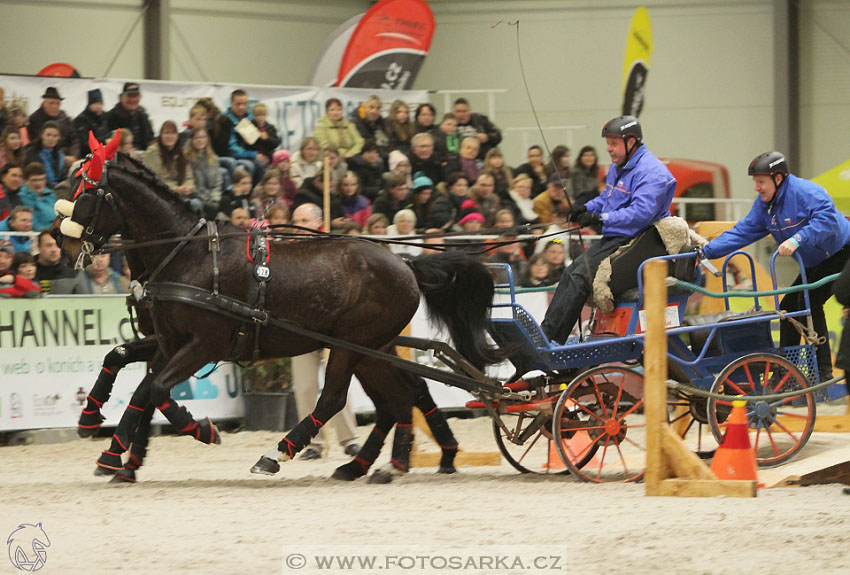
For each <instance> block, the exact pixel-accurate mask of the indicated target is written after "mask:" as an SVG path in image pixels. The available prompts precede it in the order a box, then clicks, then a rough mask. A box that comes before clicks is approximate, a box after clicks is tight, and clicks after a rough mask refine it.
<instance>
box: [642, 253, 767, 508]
mask: <svg viewBox="0 0 850 575" xmlns="http://www.w3.org/2000/svg"><path fill="white" fill-rule="evenodd" d="M666 276H667V262H666V261H664V260H653V261H649V262H647V263H646V265H645V266H644V292H643V294H644V302H645V305H646V335H645V339H644V364H643V365H644V416H645V418H646V472H645V475H644V483H645V484H646V495H648V496H656V495H666V496H679V497H716V496H718V495H725V496H727V497H755V496H756V492H757V491H756V490H757V486H756V482H755V481H729V480H722V481H721V480H719V479H717V478H716V477H715V476H714V474H713V473H712V472H711V469H709V468H708V466H707V465H706V464H705V463H703V461H702V460H701V459H700V458H699V457H698V456H697V455H696V454H695V453H693V452H692V451H691V450H690V449H688V447H687V446H686V445H685V443H684V441H682V438H681V437H679V436H678V435H677V434H676V433H675V432H674V431H673V430H672V429H670V426H669V425H667V384H666V382H667V334H666V326H665V321H664V311H665V307H666V306H667V286H666V285H665V283H664V279H665V277H666Z"/></svg>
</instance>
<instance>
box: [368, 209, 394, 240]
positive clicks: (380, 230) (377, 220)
mask: <svg viewBox="0 0 850 575" xmlns="http://www.w3.org/2000/svg"><path fill="white" fill-rule="evenodd" d="M389 226H390V220H389V218H387V216H385V215H384V214H372V215H371V216H369V219H368V220H366V227H364V228H363V233H364V234H365V235H367V236H385V235H387V228H388V227H389Z"/></svg>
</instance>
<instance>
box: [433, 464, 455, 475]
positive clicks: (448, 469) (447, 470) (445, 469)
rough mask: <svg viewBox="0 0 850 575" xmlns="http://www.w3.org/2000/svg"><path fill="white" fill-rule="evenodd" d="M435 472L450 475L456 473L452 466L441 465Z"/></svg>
mask: <svg viewBox="0 0 850 575" xmlns="http://www.w3.org/2000/svg"><path fill="white" fill-rule="evenodd" d="M437 473H442V474H445V475H451V474H452V473H457V469H455V468H454V467H446V466H443V465H441V466H440V468H439V469H438V470H437Z"/></svg>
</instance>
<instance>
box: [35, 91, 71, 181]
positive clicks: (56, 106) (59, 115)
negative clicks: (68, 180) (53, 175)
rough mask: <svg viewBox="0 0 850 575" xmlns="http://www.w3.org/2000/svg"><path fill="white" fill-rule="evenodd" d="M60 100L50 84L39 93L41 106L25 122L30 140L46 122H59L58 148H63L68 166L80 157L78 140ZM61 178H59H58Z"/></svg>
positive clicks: (61, 98)
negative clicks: (42, 92)
mask: <svg viewBox="0 0 850 575" xmlns="http://www.w3.org/2000/svg"><path fill="white" fill-rule="evenodd" d="M62 100H64V98H63V97H62V96H60V95H59V90H57V89H56V88H54V87H53V86H50V87H49V88H47V89H46V90H45V91H44V94H42V95H41V107H40V108H39V109H38V110H36V111H35V112H33V113H32V114H30V117H29V122H28V124H27V134H28V135H29V140H30V142H37V141H38V140H39V139H40V138H41V130H42V129H43V128H44V124H46V123H47V122H56V123H57V124H59V134H60V136H61V137H60V139H59V146H58V147H59V148H61V149H63V150H65V165H66V166H70V165H71V164H73V163H74V162H75V161H76V160H77V158H79V157H80V142H79V140H78V139H77V130H76V129H75V128H74V123H73V122H72V121H71V118H69V117H68V114H66V113H65V112H63V111H62V110H61V106H62ZM60 179H61V178H60Z"/></svg>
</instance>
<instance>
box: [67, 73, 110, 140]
mask: <svg viewBox="0 0 850 575" xmlns="http://www.w3.org/2000/svg"><path fill="white" fill-rule="evenodd" d="M74 128H75V129H76V130H77V138H78V140H79V142H80V154H81V155H82V156H86V155H88V154H90V153H91V150H90V149H89V132H92V133H93V134H94V137H95V138H97V141H98V142H100V143H101V144H106V141H107V140H108V139H109V134H110V131H109V123H108V122H107V121H106V114H104V113H103V94H101V93H100V90H98V89H97V88H95V89H94V90H89V92H88V104H86V109H85V110H83V111H82V112H80V115H79V116H77V117H76V118H74Z"/></svg>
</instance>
